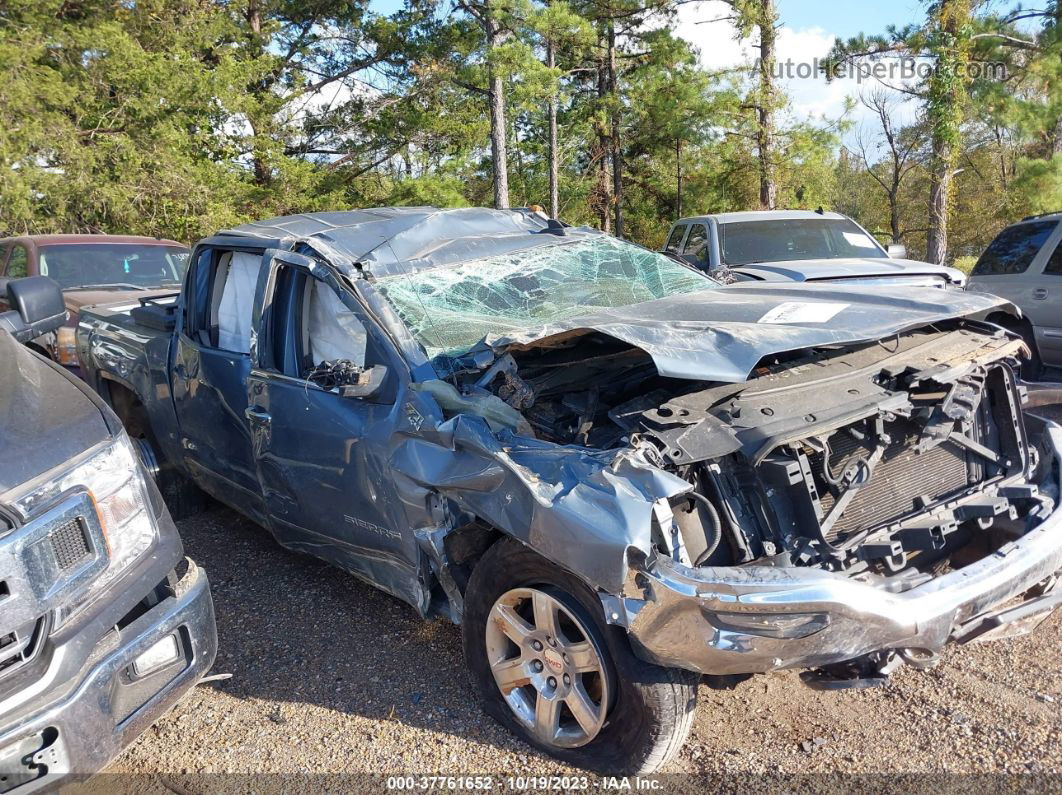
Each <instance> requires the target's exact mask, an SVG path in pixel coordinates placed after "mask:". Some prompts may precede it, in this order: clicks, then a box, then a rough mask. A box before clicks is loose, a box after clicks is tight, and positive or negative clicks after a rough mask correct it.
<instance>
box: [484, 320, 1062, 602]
mask: <svg viewBox="0 0 1062 795" xmlns="http://www.w3.org/2000/svg"><path fill="white" fill-rule="evenodd" d="M1021 352H1022V342H1021V341H1020V340H1018V339H1015V338H1012V337H1009V336H1006V335H1004V334H1003V333H1002V332H1001V331H999V330H998V329H996V328H994V327H991V326H987V325H984V324H979V323H974V322H968V321H953V322H951V323H947V324H939V325H937V326H933V327H929V328H923V329H919V330H915V331H911V332H907V333H903V334H899V335H896V336H894V337H893V338H891V339H889V340H886V341H882V342H875V343H869V344H859V345H848V346H839V347H835V348H816V349H813V350H804V351H800V352H797V353H793V354H789V355H782V356H775V357H770V358H769V359H768V360H764V361H762V362H761V363H760V365H759V366H758V367H757V368H756V369H755V371H754V373H753V376H752V377H751V378H750V379H749V380H748V381H746V382H744V383H737V384H732V383H724V384H720V383H709V382H700V383H697V382H691V381H687V380H681V379H673V378H663V377H661V376H660V375H659V374H658V372H657V369H656V367H655V366H654V363H653V361H652V359H651V358H650V357H649V356H648V355H647V354H645V353H644V352H642V351H641V350H639V349H637V348H633V347H631V346H628V345H626V344H624V343H622V342H618V341H617V340H615V339H612V338H610V337H607V336H604V335H599V334H575V335H569V336H568V337H566V338H562V339H556V338H554V339H553V340H552V341H549V340H545V341H543V343H542V344H532V345H528V346H523V347H522V348H521V349H517V348H515V347H514V348H510V350H509V351H508V352H507V353H505V354H504V355H502V356H501V357H500V358H498V359H497V360H496V361H495V362H494V363H493V364H492V365H491V366H490V367H489V368H488V369H487V370H485V371H483V372H481V373H477V374H476V375H475V386H474V387H473V389H475V390H476V391H479V390H489V391H490V392H492V393H493V394H494V395H496V396H497V397H499V398H501V399H502V400H504V401H505V402H506V403H507V404H508V405H509V406H510V407H512V408H513V409H515V410H517V411H518V412H520V414H521V416H522V417H523V418H524V420H526V423H527V426H529V429H530V430H531V431H532V432H533V433H534V435H535V436H536V437H538V438H540V439H545V440H549V441H553V442H556V443H560V444H575V445H581V446H587V447H592V448H599V449H610V448H617V447H622V446H637V447H641V448H642V449H644V450H647V451H649V453H650V455H651V457H652V459H653V460H654V463H656V464H657V465H658V466H659V467H661V468H663V469H666V470H668V471H670V472H672V473H673V474H676V475H678V476H679V477H681V478H683V479H684V480H686V481H687V482H688V483H690V484H691V485H692V486H693V489H692V491H690V492H688V493H687V494H684V495H680V496H679V497H677V498H674V499H673V500H672V505H671V506H670V507H671V511H672V514H673V518H674V521H673V522H672V521H670V517H658V520H659V522H660V527H658V528H657V530H656V536H657V537H656V539H655V544H656V547H657V550H658V551H659V552H662V553H665V554H667V555H668V556H669V557H671V558H673V559H674V560H676V561H678V562H680V563H683V564H685V565H687V566H703V565H711V566H734V565H741V564H746V563H751V562H754V561H755V562H756V563H757V565H773V566H782V567H786V566H817V567H821V568H824V569H826V570H830V571H837V572H844V573H846V574H851V575H866V576H870V577H882V578H887V580H888V587H889V588H891V589H894V590H904V589H906V588H909V587H914V586H915V585H917V584H919V583H921V582H924V581H926V579H929V578H932V577H933V576H935V575H936V574H937V573H939V572H940V571H943V570H944V569H945V568H946V567H948V566H949V565H951V566H955V567H958V566H959V565H961V561H962V560H963V559H964V558H967V557H969V556H971V555H972V556H974V558H980V557H983V556H984V555H986V554H989V553H990V552H991V551H993V550H994V549H997V548H999V547H1000V546H1002V545H1003V544H1004V543H1006V542H1007V541H1009V540H1013V539H1014V538H1015V537H1017V536H1020V535H1021V534H1022V533H1023V532H1024V531H1025V529H1026V528H1027V527H1031V526H1033V524H1035V523H1036V522H1037V521H1038V517H1042V516H1046V515H1047V514H1048V513H1049V512H1050V511H1051V509H1052V507H1053V505H1054V502H1055V501H1056V500H1057V495H1055V494H1045V493H1043V492H1042V491H1040V490H1039V489H1038V488H1037V487H1036V486H1034V485H1030V484H1031V483H1035V482H1036V480H1035V479H1033V478H1031V477H1030V475H1031V474H1032V473H1033V471H1034V470H1035V468H1036V467H1037V466H1038V463H1039V456H1038V454H1037V451H1036V449H1035V447H1031V446H1030V444H1029V442H1028V440H1027V437H1026V433H1025V429H1024V425H1023V422H1022V419H1021V416H1022V415H1021V404H1022V401H1023V397H1024V396H1023V390H1022V387H1021V386H1020V384H1019V383H1018V382H1017V381H1016V379H1015V375H1014V373H1015V372H1016V366H1017V361H1018V357H1019V356H1020V354H1021ZM476 388H478V389H476ZM668 528H670V529H668Z"/></svg>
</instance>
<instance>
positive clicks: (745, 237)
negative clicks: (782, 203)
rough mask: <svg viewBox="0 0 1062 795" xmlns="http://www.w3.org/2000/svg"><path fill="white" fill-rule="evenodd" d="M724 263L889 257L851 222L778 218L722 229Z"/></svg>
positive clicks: (843, 220) (721, 226) (725, 226)
mask: <svg viewBox="0 0 1062 795" xmlns="http://www.w3.org/2000/svg"><path fill="white" fill-rule="evenodd" d="M719 242H720V245H721V246H722V249H723V262H724V263H725V264H727V265H735V266H737V265H749V264H751V263H753V262H792V261H795V260H812V259H841V258H845V257H875V258H879V257H887V256H888V254H886V253H885V251H883V250H882V248H881V246H879V245H878V244H877V242H875V240H874V239H873V238H872V237H870V235H868V234H867V233H866V232H864V231H863V230H862V229H860V228H859V226H857V225H856V224H855V223H854V222H852V221H849V220H848V219H847V218H777V219H770V220H764V221H744V222H732V223H729V224H720V225H719Z"/></svg>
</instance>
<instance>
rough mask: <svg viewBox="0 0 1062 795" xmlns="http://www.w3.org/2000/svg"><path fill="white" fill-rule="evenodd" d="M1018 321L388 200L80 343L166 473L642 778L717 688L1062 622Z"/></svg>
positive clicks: (830, 671) (592, 761)
mask: <svg viewBox="0 0 1062 795" xmlns="http://www.w3.org/2000/svg"><path fill="white" fill-rule="evenodd" d="M1014 311H1015V310H1014V309H1013V307H1011V306H1009V305H1008V304H1006V303H1005V302H1003V301H1001V300H999V299H996V298H990V297H985V296H977V295H972V294H969V293H966V292H964V291H961V290H939V291H938V290H932V291H929V292H928V293H927V291H926V290H924V289H922V290H911V289H900V288H881V289H879V290H873V291H863V292H860V293H856V292H853V291H851V290H849V289H843V288H840V287H836V286H832V285H824V286H817V287H814V288H809V287H806V286H803V285H799V284H772V285H763V284H754V283H753V284H740V285H730V286H722V285H720V284H719V283H718V282H717V281H714V280H713V279H711V278H709V277H707V276H705V275H704V274H703V273H701V272H699V271H697V270H695V269H693V268H690V267H688V266H686V265H684V264H682V263H679V262H676V261H675V260H673V259H671V258H669V257H665V256H663V255H661V254H659V253H657V252H652V251H648V250H646V249H643V248H641V247H638V246H635V245H632V244H630V243H627V242H625V241H622V240H617V239H616V238H613V237H611V236H609V235H605V234H602V233H600V232H597V231H595V230H592V229H585V228H581V229H575V228H571V227H566V226H564V225H563V224H561V223H559V222H557V221H555V220H548V219H544V218H542V217H540V216H539V215H537V214H535V213H532V212H530V211H523V210H512V211H499V210H484V209H463V210H435V209H432V208H378V209H372V210H361V211H353V212H336V213H313V214H307V215H300V216H292V217H284V218H274V219H271V220H267V221H262V222H259V223H254V224H247V225H245V226H241V227H237V228H235V229H232V230H227V231H224V232H220V233H218V234H217V235H215V236H214V237H211V238H208V239H206V240H203V241H201V242H200V243H199V244H197V245H196V246H195V249H194V252H193V256H192V262H191V266H190V269H189V272H188V275H187V277H186V279H185V282H184V286H183V289H182V291H181V293H180V295H179V296H176V297H175V298H174V299H173V300H172V301H170V302H169V303H165V302H162V301H156V302H154V303H151V304H149V305H145V306H138V307H135V308H133V309H132V310H131V311H122V310H118V309H115V308H113V307H112V308H107V307H103V308H94V309H90V310H86V311H85V312H84V314H83V315H82V319H81V324H80V326H79V330H78V352H79V356H80V358H81V361H82V365H83V367H84V370H85V373H86V375H87V376H88V377H89V378H90V380H91V382H92V383H93V384H94V385H95V386H96V388H97V389H98V390H99V391H100V393H101V394H102V395H105V396H106V398H107V400H108V401H109V402H110V403H111V405H113V406H115V407H116V408H117V409H118V410H119V412H120V414H121V416H123V417H124V418H125V420H126V423H127V426H128V427H129V428H130V431H131V432H132V433H134V434H135V435H138V436H142V437H144V439H145V443H147V444H151V445H152V446H157V451H158V455H157V458H158V460H159V461H160V472H165V471H167V470H170V471H171V472H172V474H173V475H174V477H179V478H183V479H184V480H185V481H186V482H187V483H186V485H187V486H188V487H189V488H193V487H195V488H201V489H204V490H205V491H207V492H208V493H210V494H212V495H213V496H214V497H216V498H217V499H219V500H220V501H222V502H224V503H226V504H228V505H230V506H232V507H233V508H235V509H237V510H238V511H240V512H242V513H244V514H245V515H247V516H249V517H251V518H252V519H254V520H255V521H257V522H259V523H260V524H262V525H263V526H265V527H266V528H268V529H269V531H270V532H271V533H272V534H273V535H274V536H275V538H276V539H277V540H278V541H279V542H280V543H281V544H283V545H285V546H287V547H290V548H292V549H296V550H301V551H303V552H306V553H309V554H312V555H316V556H319V557H321V558H324V559H326V560H328V561H331V562H332V563H334V564H335V565H337V566H340V567H342V568H344V569H346V570H347V571H350V572H352V573H353V574H355V575H357V576H360V577H362V578H364V579H365V580H367V581H369V582H371V583H373V584H374V585H376V586H378V587H380V588H382V589H384V590H385V591H387V592H389V593H391V594H393V595H395V596H396V597H398V598H400V599H403V600H405V601H406V602H408V603H409V604H410V605H412V606H413V607H414V608H415V609H416V610H417V611H418V612H420V613H421V614H422V615H424V616H433V615H441V616H446V617H448V618H450V619H451V620H453V621H454V622H457V623H460V625H461V627H462V633H463V643H464V650H465V660H466V665H467V668H468V670H469V673H470V676H471V678H472V682H473V685H474V687H475V689H476V691H477V692H478V693H479V696H480V698H481V699H482V701H483V703H484V706H485V708H486V710H487V711H488V712H489V713H490V714H491V715H493V716H494V717H495V718H497V719H498V720H499V721H501V722H502V723H503V724H504V725H505V726H507V727H509V728H510V729H511V730H513V731H514V732H516V733H518V734H519V735H520V736H522V737H523V738H525V739H526V740H527V741H528V742H530V743H533V744H534V745H536V746H537V747H539V748H541V749H544V750H545V751H547V752H549V753H551V754H554V755H556V756H558V757H560V758H562V759H564V760H566V761H568V762H570V763H573V764H577V765H581V766H585V767H589V768H594V769H598V770H605V771H608V772H610V773H618V772H622V771H648V770H654V769H656V768H658V767H659V766H661V765H662V764H664V763H665V762H666V761H667V760H668V759H669V758H670V757H671V756H672V755H673V754H674V753H675V752H676V751H677V749H678V748H679V747H680V746H681V744H682V742H683V738H684V737H685V735H686V732H687V731H688V729H689V726H690V721H691V720H692V716H693V709H694V706H695V703H696V696H697V684H698V681H699V678H700V677H701V676H704V675H707V676H711V677H714V678H715V679H716V681H718V682H729V681H733V679H734V678H735V677H740V676H746V675H749V674H753V673H757V672H765V671H773V670H777V669H795V670H798V671H801V672H803V675H804V678H805V681H807V682H808V684H810V685H812V686H815V687H823V688H834V687H841V686H857V685H859V686H861V685H866V684H874V683H879V682H881V681H884V679H885V677H886V676H887V675H888V673H889V672H891V671H892V670H894V669H895V668H896V667H897V666H898V665H902V664H905V663H906V664H909V665H915V666H918V667H925V666H928V665H932V664H933V663H935V662H936V660H937V654H938V652H939V650H940V649H941V648H942V647H943V646H944V645H945V644H946V643H948V642H950V641H960V642H967V641H971V640H974V639H979V640H986V639H989V638H993V637H1002V636H1006V635H1008V634H1016V633H1018V632H1021V631H1028V630H1029V629H1031V628H1032V627H1033V626H1034V625H1035V624H1036V623H1037V622H1038V621H1040V620H1042V619H1043V618H1044V617H1045V616H1047V615H1048V614H1049V613H1050V612H1051V611H1052V610H1053V609H1054V608H1055V607H1056V606H1057V604H1058V603H1059V601H1060V598H1062V597H1060V595H1059V592H1058V590H1057V589H1056V588H1055V583H1056V579H1055V572H1056V571H1057V570H1058V569H1059V567H1060V565H1062V515H1060V514H1059V512H1058V510H1057V509H1056V506H1057V504H1058V498H1059V466H1058V464H1059V456H1060V454H1062V429H1060V428H1059V427H1058V426H1055V425H1053V424H1051V423H1049V422H1046V421H1044V420H1042V419H1040V418H1038V417H1036V416H1034V415H1031V414H1026V413H1025V412H1024V411H1023V408H1022V401H1023V398H1024V393H1023V387H1022V384H1021V382H1020V381H1019V379H1018V378H1017V376H1016V367H1017V365H1018V362H1019V361H1020V358H1021V356H1022V355H1023V353H1024V352H1025V347H1024V344H1023V342H1022V341H1021V339H1019V338H1017V337H1015V336H1013V335H1010V334H1008V333H1007V332H1005V331H1004V330H1003V329H1001V328H1000V327H999V326H997V325H994V324H990V323H987V322H985V318H986V317H987V316H988V315H989V314H991V313H994V312H1004V313H1013V312H1014ZM1012 600H1013V601H1014V604H1013V605H1008V604H1006V603H1008V602H1010V601H1012ZM321 609H322V610H326V609H327V606H322V608H321ZM720 720H725V716H720Z"/></svg>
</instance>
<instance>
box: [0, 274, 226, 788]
mask: <svg viewBox="0 0 1062 795" xmlns="http://www.w3.org/2000/svg"><path fill="white" fill-rule="evenodd" d="M6 299H7V303H8V304H9V305H10V306H12V307H14V308H13V309H11V310H9V311H7V312H0V793H7V792H12V791H14V792H16V793H23V792H30V791H34V790H38V789H44V790H53V789H56V788H58V787H59V785H61V784H63V783H65V782H67V781H69V780H72V779H78V778H84V777H86V776H88V775H90V774H92V773H95V772H96V771H98V770H99V769H101V768H102V767H103V766H105V765H106V764H107V763H108V762H109V761H110V760H111V759H112V758H113V757H114V756H115V755H117V754H118V752H119V751H121V750H122V749H123V748H124V747H125V746H126V745H128V744H129V743H130V742H132V741H133V740H134V739H135V738H136V737H137V736H138V735H139V734H140V733H141V732H143V731H144V730H145V729H146V728H147V727H148V726H150V725H151V723H152V722H153V721H155V720H156V719H157V718H158V717H159V716H160V715H162V714H163V713H164V712H166V711H167V710H168V709H169V708H170V707H171V706H173V704H174V703H175V702H176V701H177V700H178V699H179V698H180V697H181V696H182V695H183V694H185V693H186V692H187V691H188V690H189V689H190V688H191V687H192V686H193V685H195V684H196V682H198V681H199V679H200V678H201V677H202V676H203V674H204V673H205V672H206V671H207V670H208V669H209V668H210V665H211V664H212V662H213V660H214V655H215V651H216V648H217V634H216V629H215V625H214V614H213V606H212V603H211V598H210V589H209V587H208V583H207V577H206V573H205V572H204V571H203V570H202V569H199V568H198V567H196V565H195V564H194V563H193V562H192V561H190V560H188V559H186V558H185V557H184V554H183V551H182V546H181V540H180V538H179V536H178V535H177V530H176V528H175V527H174V525H173V522H172V521H171V519H170V517H169V514H168V513H167V511H166V508H165V505H164V504H163V501H162V499H161V496H160V495H159V493H158V490H157V489H156V488H155V486H154V484H153V483H152V481H151V478H150V476H148V474H147V473H146V472H145V470H144V467H143V465H142V464H141V461H140V457H139V454H138V451H137V448H136V446H135V445H134V443H133V442H132V441H131V440H130V439H129V436H128V435H127V434H126V432H125V430H124V429H123V428H122V425H121V423H120V422H119V420H118V418H117V417H116V416H115V415H114V413H113V412H112V411H111V410H110V409H109V408H108V407H107V406H106V405H105V404H104V402H103V401H102V400H101V399H100V398H99V397H98V396H97V395H96V394H95V393H94V392H93V391H92V390H90V389H89V388H88V387H87V386H86V385H85V384H84V383H83V382H82V381H79V380H78V379H76V378H75V377H74V376H73V375H72V374H70V373H69V372H67V371H66V370H65V369H64V368H62V367H60V366H59V365H58V364H56V363H54V362H52V361H50V360H48V359H46V358H45V357H44V356H42V355H40V354H39V353H37V352H35V351H33V350H31V349H29V348H28V347H26V345H24V344H23V343H25V342H27V341H29V340H33V339H37V338H39V337H40V335H41V334H44V333H47V332H49V331H52V330H54V329H55V328H57V327H59V326H61V324H62V323H63V322H64V321H65V319H66V309H65V307H64V305H63V298H62V294H61V293H60V291H59V288H58V286H56V285H55V284H54V282H51V281H49V280H48V279H47V278H44V277H30V278H26V279H20V280H17V281H10V282H8V283H7V285H6Z"/></svg>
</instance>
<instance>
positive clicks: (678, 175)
mask: <svg viewBox="0 0 1062 795" xmlns="http://www.w3.org/2000/svg"><path fill="white" fill-rule="evenodd" d="M675 217H676V218H681V217H682V139H681V138H678V139H676V141H675Z"/></svg>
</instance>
